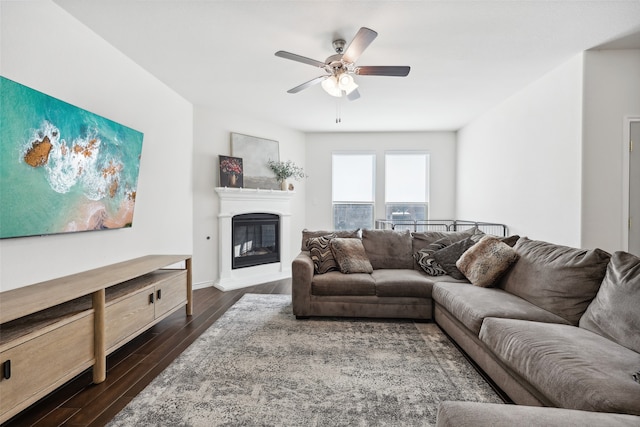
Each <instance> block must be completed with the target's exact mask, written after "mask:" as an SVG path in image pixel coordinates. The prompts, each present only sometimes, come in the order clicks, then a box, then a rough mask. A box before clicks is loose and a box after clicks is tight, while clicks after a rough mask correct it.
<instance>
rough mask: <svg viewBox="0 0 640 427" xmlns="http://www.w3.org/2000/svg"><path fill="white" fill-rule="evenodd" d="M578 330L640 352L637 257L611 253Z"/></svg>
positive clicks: (639, 278) (639, 263)
mask: <svg viewBox="0 0 640 427" xmlns="http://www.w3.org/2000/svg"><path fill="white" fill-rule="evenodd" d="M580 327H581V328H584V329H588V330H590V331H591V332H595V333H596V334H599V335H602V336H603V337H605V338H608V339H610V340H612V341H615V342H617V343H618V344H620V345H622V346H624V347H627V348H628V349H630V350H633V351H636V352H638V353H640V258H638V257H637V256H635V255H631V254H630V253H627V252H616V253H614V254H613V256H612V257H611V262H609V266H608V267H607V274H606V275H605V277H604V280H603V281H602V285H601V286H600V289H599V290H598V294H597V295H596V297H595V299H594V300H593V301H592V302H591V304H589V307H587V311H586V312H585V313H584V315H583V316H582V317H581V318H580Z"/></svg>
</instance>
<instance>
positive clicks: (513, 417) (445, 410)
mask: <svg viewBox="0 0 640 427" xmlns="http://www.w3.org/2000/svg"><path fill="white" fill-rule="evenodd" d="M638 425H640V418H638V417H637V416H634V415H626V414H608V413H605V412H591V411H578V410H575V409H564V408H544V407H539V406H523V405H503V404H499V403H481V402H453V401H445V402H441V403H440V405H439V406H438V418H437V420H436V427H476V426H491V427H513V426H544V427H578V426H579V427H603V426H606V427H633V426H636V427H637V426H638Z"/></svg>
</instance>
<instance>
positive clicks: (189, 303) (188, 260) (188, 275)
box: [185, 258, 193, 316]
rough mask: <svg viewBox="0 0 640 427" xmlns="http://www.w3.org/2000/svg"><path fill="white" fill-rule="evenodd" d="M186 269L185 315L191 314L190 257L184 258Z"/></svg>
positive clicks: (191, 284)
mask: <svg viewBox="0 0 640 427" xmlns="http://www.w3.org/2000/svg"><path fill="white" fill-rule="evenodd" d="M185 264H186V265H185V267H186V269H187V316H191V315H193V283H192V282H191V258H187V259H186V260H185Z"/></svg>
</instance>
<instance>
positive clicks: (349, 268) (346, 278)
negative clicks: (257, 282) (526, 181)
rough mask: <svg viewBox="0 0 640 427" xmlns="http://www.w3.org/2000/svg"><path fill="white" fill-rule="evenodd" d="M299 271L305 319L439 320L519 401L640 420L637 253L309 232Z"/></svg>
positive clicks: (476, 235) (298, 298) (477, 235)
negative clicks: (320, 317)
mask: <svg viewBox="0 0 640 427" xmlns="http://www.w3.org/2000/svg"><path fill="white" fill-rule="evenodd" d="M334 239H335V240H334ZM334 246H335V247H336V248H337V249H334ZM345 248H346V249H345ZM332 255H337V258H336V257H335V256H334V259H333V261H331V260H330V259H329V258H331V256H332ZM327 259H329V260H327ZM345 259H346V261H345ZM350 260H355V262H351V263H350V262H349V261H350ZM367 261H368V263H369V265H367ZM332 262H333V265H332V264H331V263H332ZM292 267H293V271H292V273H293V274H292V293H293V311H294V314H295V315H296V316H298V317H309V316H355V317H394V318H413V319H420V320H429V319H433V320H434V321H435V322H436V323H437V324H438V325H439V326H440V327H441V328H442V329H443V330H444V331H445V332H446V333H447V334H448V335H449V336H450V337H451V338H452V339H453V340H454V341H455V342H456V343H457V344H458V345H459V346H460V347H461V348H462V349H463V350H464V351H465V352H466V353H467V354H468V355H469V356H470V357H471V358H472V359H473V360H474V361H475V363H476V364H477V365H478V366H479V367H480V368H482V370H483V371H484V372H485V373H486V374H488V375H489V377H491V379H492V380H493V381H494V382H495V384H496V385H498V386H499V387H500V388H501V389H502V390H503V391H504V392H505V393H506V394H507V395H508V396H509V398H510V399H511V400H513V402H514V403H517V404H519V405H527V406H551V407H558V408H566V409H571V410H577V412H580V411H596V412H603V413H621V414H631V415H636V416H638V415H640V259H639V258H638V257H636V256H634V255H631V254H628V253H625V252H616V253H614V254H613V255H610V254H609V253H607V252H604V251H602V250H600V249H592V250H585V249H578V248H570V247H566V246H562V245H557V244H553V243H548V242H543V241H535V240H530V239H528V238H526V237H521V238H519V237H517V236H513V237H511V238H502V239H500V238H496V237H488V236H484V235H483V233H481V232H479V231H478V230H475V229H472V230H467V231H464V232H449V233H445V232H424V233H409V232H397V231H389V230H363V231H362V232H361V235H360V234H359V233H356V232H346V233H345V232H343V233H342V234H338V233H332V232H309V231H305V232H303V246H302V251H301V253H300V254H299V255H298V257H297V258H296V259H295V260H294V261H293V266H292ZM319 267H320V270H319V269H318V268H319ZM438 269H439V270H438ZM443 273H444V274H443ZM434 274H435V275H434ZM470 419H473V417H471V418H470ZM632 419H633V418H632ZM637 420H638V421H639V424H640V418H637Z"/></svg>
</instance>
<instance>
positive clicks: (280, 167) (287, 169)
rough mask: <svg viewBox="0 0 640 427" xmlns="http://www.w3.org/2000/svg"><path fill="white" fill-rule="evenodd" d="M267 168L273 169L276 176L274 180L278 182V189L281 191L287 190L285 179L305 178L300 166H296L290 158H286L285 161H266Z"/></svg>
mask: <svg viewBox="0 0 640 427" xmlns="http://www.w3.org/2000/svg"><path fill="white" fill-rule="evenodd" d="M267 165H268V166H269V169H271V170H272V171H273V173H274V174H275V176H276V180H277V181H278V182H279V183H280V189H281V190H282V191H286V190H287V188H288V187H287V179H289V178H293V179H295V180H296V181H297V180H299V179H301V178H306V177H307V175H305V173H304V170H303V169H302V168H301V167H300V166H296V164H295V163H293V162H292V161H291V160H287V161H286V162H276V161H274V160H269V161H268V162H267Z"/></svg>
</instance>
